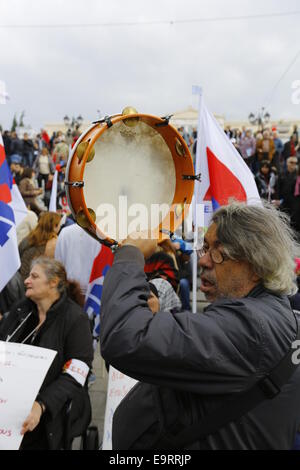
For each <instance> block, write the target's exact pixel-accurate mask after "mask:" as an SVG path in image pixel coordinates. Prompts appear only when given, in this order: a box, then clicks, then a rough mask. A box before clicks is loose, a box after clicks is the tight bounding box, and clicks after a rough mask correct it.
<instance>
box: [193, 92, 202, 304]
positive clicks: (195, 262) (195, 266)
mask: <svg viewBox="0 0 300 470" xmlns="http://www.w3.org/2000/svg"><path fill="white" fill-rule="evenodd" d="M192 93H193V94H194V95H198V96H199V101H198V129H197V146H196V158H195V172H196V173H197V170H198V168H199V159H200V143H199V140H200V126H201V117H202V101H203V100H202V96H203V90H202V88H201V87H199V86H193V91H192ZM197 184H198V181H197V180H196V181H195V189H194V204H193V216H194V217H193V218H194V245H193V291H192V312H193V313H197V274H198V256H197V249H198V233H199V230H198V223H199V220H198V219H199V214H198V205H197V199H196V194H197V191H196V185H197Z"/></svg>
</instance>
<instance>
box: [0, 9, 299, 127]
mask: <svg viewBox="0 0 300 470" xmlns="http://www.w3.org/2000/svg"><path fill="white" fill-rule="evenodd" d="M297 10H298V11H299V13H300V4H299V0H285V2H282V1H281V0H264V2H261V1H259V0H251V1H250V0H226V1H224V0H184V1H183V0H151V1H149V0H147V1H146V0H126V1H125V0H51V1H50V0H0V44H1V47H0V80H4V81H5V82H6V87H7V92H8V93H9V95H10V100H9V101H8V104H6V105H0V123H1V124H2V125H3V127H4V128H6V127H10V125H11V122H12V119H13V115H14V113H15V112H17V113H18V114H20V113H21V111H22V110H25V113H26V115H25V124H31V125H32V126H33V127H35V128H37V129H39V128H40V127H42V126H43V125H44V124H45V123H47V122H53V121H54V122H57V121H61V120H62V118H63V117H64V116H65V114H68V115H69V116H72V115H75V116H78V114H80V113H81V114H82V116H83V117H84V119H85V120H94V119H95V118H97V117H98V114H97V110H98V109H99V110H101V113H102V114H112V113H116V112H120V111H121V110H122V109H123V108H124V107H125V106H126V105H132V106H135V107H136V108H137V109H138V111H139V112H143V113H149V114H156V115H164V114H167V113H171V112H174V111H178V110H181V109H184V108H186V107H187V106H189V105H193V106H196V98H195V97H193V96H192V85H201V86H202V87H203V89H204V93H205V97H206V102H207V104H208V106H209V108H210V109H211V111H213V112H215V113H219V114H224V115H225V116H226V118H229V119H235V118H242V119H245V118H246V117H247V116H248V114H249V112H250V111H253V112H257V110H258V109H259V108H260V107H261V106H262V105H264V104H268V110H269V112H270V113H271V115H272V117H274V118H275V117H276V118H280V117H282V118H297V117H298V119H299V118H300V104H299V105H295V104H293V103H292V99H291V97H292V93H293V90H292V83H293V82H294V81H295V80H300V40H299V24H300V14H294V15H291V16H282V17H276V16H275V17H269V18H266V17H262V18H257V19H238V20H230V21H225V20H222V21H202V22H200V21H199V22H196V21H195V22H183V23H179V22H177V21H178V20H193V19H194V20H195V19H200V18H220V17H228V16H230V17H232V16H238V17H240V16H247V15H265V14H273V13H284V12H293V11H294V12H295V11H297ZM151 21H153V22H154V23H152V24H147V23H149V22H151ZM156 21H161V23H155V22H156ZM164 21H166V23H165V22H164ZM171 21H174V23H173V24H171ZM122 22H128V23H135V22H141V24H138V25H129V24H127V25H121V26H117V25H115V24H116V23H122ZM95 23H98V24H103V23H110V24H111V25H110V26H108V25H107V26H97V27H78V26H77V27H72V28H66V27H65V28H54V27H51V28H45V27H35V28H33V27H31V28H29V27H28V28H21V27H8V26H21V25H61V24H77V25H78V24H95ZM4 26H5V27H4ZM298 52H299V56H298V60H296V61H295V62H294V64H292V62H293V59H294V58H295V57H296V54H297V53H298ZM291 64H292V66H291V67H290V69H289V70H288V72H287V73H286V75H285V77H284V78H283V80H281V81H280V83H279V84H278V87H277V88H276V89H275V90H274V86H275V85H276V83H277V82H278V80H279V79H280V77H281V76H282V74H283V73H284V72H285V71H286V70H287V69H288V67H289V65H291Z"/></svg>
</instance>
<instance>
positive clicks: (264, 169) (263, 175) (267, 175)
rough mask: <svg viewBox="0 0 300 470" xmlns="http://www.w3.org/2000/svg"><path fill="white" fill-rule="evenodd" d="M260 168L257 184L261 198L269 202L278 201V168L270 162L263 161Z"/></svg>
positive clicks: (256, 178)
mask: <svg viewBox="0 0 300 470" xmlns="http://www.w3.org/2000/svg"><path fill="white" fill-rule="evenodd" d="M259 166H260V169H259V172H258V173H257V174H256V175H255V183H256V186H257V189H258V192H259V195H260V197H262V198H263V199H266V200H268V201H269V202H271V200H277V199H278V176H277V171H276V168H273V167H272V166H271V163H270V162H269V161H268V160H262V161H261V162H260V164H259Z"/></svg>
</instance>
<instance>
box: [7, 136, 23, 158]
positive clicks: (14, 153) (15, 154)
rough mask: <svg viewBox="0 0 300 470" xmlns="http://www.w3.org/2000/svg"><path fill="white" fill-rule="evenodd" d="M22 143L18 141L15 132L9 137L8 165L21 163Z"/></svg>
mask: <svg viewBox="0 0 300 470" xmlns="http://www.w3.org/2000/svg"><path fill="white" fill-rule="evenodd" d="M22 161H23V141H22V140H20V139H19V137H18V136H17V133H16V132H13V133H12V135H11V142H10V155H9V163H22Z"/></svg>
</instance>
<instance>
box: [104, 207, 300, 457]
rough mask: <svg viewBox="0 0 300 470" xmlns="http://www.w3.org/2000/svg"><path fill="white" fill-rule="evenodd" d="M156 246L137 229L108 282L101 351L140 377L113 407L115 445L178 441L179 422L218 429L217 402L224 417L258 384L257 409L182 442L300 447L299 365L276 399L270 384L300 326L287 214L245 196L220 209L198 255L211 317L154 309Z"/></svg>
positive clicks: (139, 446) (295, 247) (197, 446)
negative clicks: (150, 269) (149, 263)
mask: <svg viewBox="0 0 300 470" xmlns="http://www.w3.org/2000/svg"><path fill="white" fill-rule="evenodd" d="M155 246H156V243H155V242H154V241H153V240H142V239H137V238H136V237H134V238H130V237H129V238H127V240H126V241H125V242H124V243H123V246H122V247H121V248H120V249H119V250H118V251H117V253H116V254H115V260H114V263H113V266H112V268H111V269H110V271H109V272H108V274H107V276H106V278H105V281H104V287H103V294H102V317H101V333H100V344H101V354H102V356H103V358H104V359H105V360H106V361H108V362H109V363H110V364H111V365H113V366H114V367H115V368H117V369H118V370H119V371H121V372H122V373H125V374H127V375H129V376H131V377H133V378H135V379H137V380H139V381H141V382H142V383H141V384H140V385H139V387H138V388H137V389H136V390H135V395H134V402H133V401H130V400H126V398H125V399H124V400H123V402H122V404H121V405H120V407H119V408H120V410H119V408H117V410H116V412H115V416H114V422H113V437H112V440H113V448H114V449H120V448H121V449H124V450H125V449H146V448H152V449H153V448H154V449H169V448H171V449H174V447H172V443H173V441H174V439H175V437H176V435H177V434H178V432H179V431H180V430H181V431H182V430H184V429H185V428H186V427H187V426H189V425H191V424H195V425H196V424H197V423H198V422H199V421H200V420H201V418H203V419H204V417H206V420H205V422H206V425H207V426H209V425H210V424H211V420H210V415H211V414H212V413H213V410H216V409H218V412H216V413H215V414H214V415H215V416H214V417H215V419H216V416H217V415H219V410H221V408H222V407H223V412H225V411H227V410H228V405H227V406H226V403H227V400H229V399H230V400H231V411H232V412H234V409H235V407H236V406H237V404H238V403H239V400H240V399H241V394H242V392H244V391H246V390H248V389H250V388H252V387H254V386H255V384H257V383H258V381H259V384H261V389H260V388H259V386H258V385H257V387H256V389H257V388H259V389H260V390H261V392H260V393H261V395H260V396H261V402H260V403H259V404H258V406H254V407H251V406H250V408H249V410H248V411H247V412H246V413H245V415H244V416H239V417H238V419H234V420H233V421H232V422H231V420H230V417H229V418H227V421H226V422H225V424H224V423H223V425H222V426H221V427H222V429H218V430H214V431H213V432H211V431H208V432H207V435H205V432H204V438H203V439H201V440H198V439H197V436H196V435H194V434H193V435H192V436H189V438H190V440H189V442H185V444H184V445H183V446H182V447H175V448H176V449H178V448H179V449H183V448H184V449H188V450H192V449H193V450H194V449H287V450H288V449H291V448H292V446H293V443H294V439H295V435H296V430H297V428H298V427H299V423H300V395H299V386H300V369H299V368H298V369H297V371H296V372H294V374H293V375H292V377H291V378H289V379H288V384H284V385H283V391H282V392H281V393H278V391H277V393H274V394H273V396H272V400H271V399H269V398H268V393H267V390H266V393H264V392H263V390H264V388H263V386H265V387H266V386H267V379H265V377H266V376H267V375H268V374H269V372H270V371H271V370H273V369H274V368H275V367H276V366H277V365H278V363H279V362H280V361H281V360H282V359H283V357H285V355H286V354H287V352H288V351H290V348H291V346H292V343H293V342H294V341H295V339H296V337H297V330H298V328H299V320H298V319H297V320H296V319H295V316H294V315H293V313H292V311H291V308H290V304H289V300H288V298H287V294H291V293H294V292H295V289H296V286H295V273H294V257H295V252H297V251H298V250H299V245H297V244H296V243H295V241H294V239H293V235H292V232H291V230H290V228H289V226H288V224H287V222H286V218H285V216H284V215H283V214H281V213H280V212H278V211H277V210H276V209H274V208H272V207H268V208H264V207H262V206H246V205H244V204H238V203H233V204H230V205H228V206H225V207H222V208H221V209H219V210H218V211H217V212H215V214H214V215H213V218H212V223H211V225H210V227H209V229H208V231H207V233H206V235H205V241H204V248H203V251H202V253H201V255H202V256H201V259H200V266H201V268H202V275H201V280H202V286H201V290H202V292H203V293H204V294H205V295H206V297H207V299H208V301H210V302H211V304H210V305H209V306H208V307H207V308H206V309H205V311H204V313H203V314H201V315H196V314H191V313H189V312H181V313H178V314H176V313H175V314H171V313H170V312H166V311H159V312H158V313H157V314H156V315H153V314H152V312H151V311H150V309H149V308H148V305H147V299H148V296H149V287H148V283H147V281H146V278H145V274H144V257H145V258H147V257H149V256H150V255H151V253H153V251H154V250H155ZM263 379H264V380H263ZM151 397H154V398H153V399H152V398H151ZM262 397H263V398H262ZM156 403H159V404H160V405H159V408H157V407H156ZM133 405H134V406H133ZM224 410H225V411H224ZM126 413H127V414H126ZM223 414H224V413H223ZM162 416H164V417H165V421H160V419H162ZM120 418H122V421H120ZM136 422H138V426H135V424H134V423H136ZM122 423H123V424H122ZM129 423H131V424H130V425H129ZM162 423H163V424H162ZM117 424H118V425H119V426H121V428H122V429H121V431H122V430H124V429H126V433H124V432H123V434H122V435H121V434H120V432H119V431H120V428H118V426H117ZM118 445H119V446H120V447H118Z"/></svg>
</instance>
